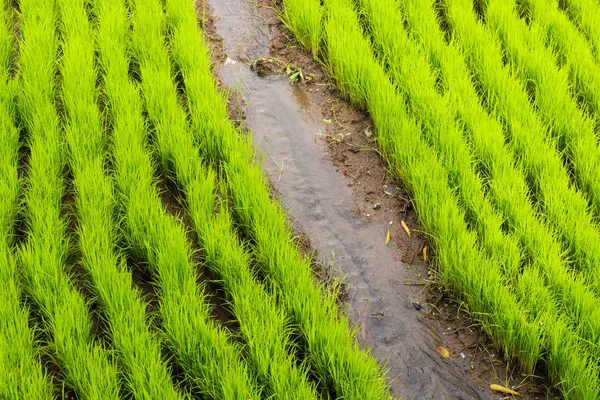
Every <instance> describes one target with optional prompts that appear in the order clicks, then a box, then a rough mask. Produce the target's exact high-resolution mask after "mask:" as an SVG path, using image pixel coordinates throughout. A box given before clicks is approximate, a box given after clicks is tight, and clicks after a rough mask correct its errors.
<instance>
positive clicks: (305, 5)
mask: <svg viewBox="0 0 600 400" xmlns="http://www.w3.org/2000/svg"><path fill="white" fill-rule="evenodd" d="M281 20H282V21H283V23H284V24H285V25H286V26H287V27H288V28H289V29H290V30H291V31H292V32H295V34H296V37H297V38H298V41H299V42H300V43H301V44H302V45H303V46H304V47H306V48H307V49H309V50H310V51H311V52H312V54H313V56H315V57H316V56H317V54H318V52H319V46H320V45H321V35H322V32H321V29H322V24H321V23H322V20H323V15H322V13H321V3H320V1H319V0H284V1H283V9H282V10H281Z"/></svg>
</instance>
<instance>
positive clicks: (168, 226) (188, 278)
mask: <svg viewBox="0 0 600 400" xmlns="http://www.w3.org/2000/svg"><path fill="white" fill-rule="evenodd" d="M94 5H95V12H96V15H97V16H98V37H97V43H98V46H99V49H100V65H101V67H102V70H103V74H104V92H105V95H106V99H107V104H108V107H109V112H110V119H111V121H112V128H113V148H112V150H113V151H112V153H113V158H114V160H113V164H114V176H115V183H116V187H117V188H118V194H119V204H120V207H121V211H122V214H123V215H122V217H123V225H124V234H125V237H126V240H127V241H128V243H129V244H130V245H131V248H132V251H134V252H135V253H136V254H139V255H140V256H141V257H142V258H143V259H145V260H147V261H148V264H149V266H150V270H151V273H152V274H153V275H154V277H155V280H156V286H157V294H158V297H159V302H160V309H159V310H160V311H159V312H160V316H161V319H162V321H161V322H162V326H163V329H164V336H165V343H166V345H167V346H168V347H169V349H170V350H171V352H172V353H173V354H174V358H175V361H176V362H177V363H178V364H179V365H180V366H181V367H182V369H183V370H184V372H185V375H186V378H187V379H188V380H189V381H190V382H191V383H192V385H193V387H194V389H195V390H198V391H200V392H201V393H202V394H203V396H205V397H206V398H211V399H245V398H252V399H258V398H259V397H260V395H259V392H258V390H257V389H256V388H255V384H254V383H253V381H252V380H251V378H250V376H249V373H248V370H247V368H246V366H245V365H244V364H243V363H242V360H241V359H240V357H239V356H240V355H239V350H238V348H237V346H235V345H232V344H231V343H230V342H229V341H228V337H227V335H226V334H225V332H224V331H223V330H222V329H219V328H218V327H216V326H215V323H214V322H213V321H212V320H211V317H210V309H209V306H208V304H207V303H206V301H205V299H204V295H203V290H202V288H199V287H198V285H197V276H196V271H195V266H194V264H193V262H192V261H191V256H192V255H191V248H190V246H189V243H188V242H187V235H186V231H185V229H184V228H183V227H182V225H181V224H179V223H177V222H176V221H175V220H174V218H172V217H170V216H169V215H168V214H167V213H166V211H165V210H164V209H163V207H162V204H161V201H160V199H159V197H158V194H157V189H156V185H155V183H154V179H153V167H152V163H151V159H150V155H149V152H148V149H147V144H146V126H145V124H144V120H143V117H142V100H141V98H140V95H139V93H138V90H137V87H136V85H135V84H134V83H133V81H131V80H130V78H129V75H128V74H129V63H130V60H129V58H128V57H127V47H128V44H129V42H128V31H129V28H130V26H129V24H128V19H127V15H126V11H125V8H124V5H123V3H122V2H121V1H120V0H96V1H95V3H94ZM154 17H156V16H150V18H154ZM144 18H145V17H143V16H140V15H139V14H138V13H136V14H135V17H134V20H135V21H137V23H138V24H139V23H140V21H143V20H144ZM138 29H139V30H138ZM143 32H144V31H143V29H141V28H140V27H139V25H136V32H135V35H140V34H141V33H143ZM136 40H139V38H138V39H136Z"/></svg>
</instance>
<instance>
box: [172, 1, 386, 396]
mask: <svg viewBox="0 0 600 400" xmlns="http://www.w3.org/2000/svg"><path fill="white" fill-rule="evenodd" d="M318 12H319V13H320V11H318ZM306 18H308V19H311V18H312V17H311V16H306ZM173 55H174V57H175V62H176V63H177V65H178V66H179V68H180V70H181V73H182V76H183V80H184V84H185V90H186V97H187V100H188V107H189V109H190V117H191V120H192V127H193V130H194V134H196V135H197V141H198V143H199V144H200V149H201V150H202V151H203V152H205V154H206V156H207V158H210V159H212V160H217V161H219V162H221V164H222V170H223V174H224V175H225V177H226V179H227V184H228V188H229V190H230V192H231V201H232V202H233V205H234V209H235V214H236V216H237V218H238V220H239V222H240V224H241V226H242V227H243V228H244V230H245V233H246V234H248V235H249V236H250V237H252V239H253V241H254V245H255V248H254V254H255V257H256V259H257V261H258V263H259V265H260V267H261V269H262V273H263V274H264V275H265V278H266V279H267V280H268V281H269V282H270V283H271V284H273V286H274V287H275V288H276V293H277V294H278V296H279V301H280V303H281V304H282V305H283V306H284V308H285V310H286V312H287V314H288V316H289V317H290V318H291V322H292V323H293V325H294V326H296V327H297V331H296V334H297V335H299V337H300V345H301V346H302V350H303V351H305V352H306V356H307V363H308V366H309V367H310V368H311V372H312V373H313V374H314V375H315V376H316V377H317V379H318V380H319V383H320V385H321V386H322V387H323V388H325V389H328V390H330V391H331V395H332V397H335V398H339V397H343V398H347V399H375V398H376V399H380V398H386V397H387V396H388V395H387V393H388V389H387V384H386V382H385V379H384V378H383V377H382V376H381V374H380V369H379V367H378V366H377V363H376V362H375V360H374V359H373V358H370V357H369V356H368V354H366V353H364V352H362V351H360V350H359V349H358V347H357V345H356V342H355V340H354V337H353V335H352V334H351V333H350V332H349V330H348V322H347V319H346V318H345V317H343V316H342V317H338V312H337V306H336V304H335V299H333V298H330V297H323V294H322V293H321V291H320V290H319V289H318V288H317V287H315V285H314V282H313V277H312V275H311V269H310V262H309V260H306V259H303V258H302V257H301V255H300V254H299V252H298V249H297V248H296V247H295V246H294V245H293V243H292V241H291V235H290V231H289V229H288V226H287V223H286V218H285V214H284V213H283V211H282V210H281V209H280V208H279V207H278V206H277V205H275V204H274V203H273V202H272V201H271V199H270V197H269V191H268V188H267V185H266V182H265V179H264V176H263V172H262V170H261V169H260V166H258V165H256V164H253V163H252V155H253V152H252V150H251V147H250V146H249V144H248V143H247V142H245V141H243V140H240V139H239V133H238V132H237V131H236V130H235V129H234V128H233V126H232V125H231V123H230V122H229V121H228V120H227V111H226V109H225V105H224V103H223V100H222V98H221V95H220V94H219V93H218V92H217V91H216V89H215V86H214V82H213V80H212V78H211V77H210V75H209V74H208V71H209V66H210V64H209V59H208V56H207V53H206V50H205V49H201V48H200V47H198V46H191V47H187V48H185V52H183V51H181V52H174V54H173Z"/></svg>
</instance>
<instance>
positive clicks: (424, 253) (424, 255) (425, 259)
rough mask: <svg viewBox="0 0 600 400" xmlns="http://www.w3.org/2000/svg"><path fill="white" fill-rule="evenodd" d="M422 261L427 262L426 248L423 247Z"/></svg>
mask: <svg viewBox="0 0 600 400" xmlns="http://www.w3.org/2000/svg"><path fill="white" fill-rule="evenodd" d="M423 261H425V262H427V246H424V247H423Z"/></svg>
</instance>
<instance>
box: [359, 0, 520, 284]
mask: <svg viewBox="0 0 600 400" xmlns="http://www.w3.org/2000/svg"><path fill="white" fill-rule="evenodd" d="M359 3H360V4H361V6H362V8H363V9H364V10H365V14H366V17H367V21H368V23H369V28H370V29H371V31H372V35H373V44H374V47H375V48H376V49H378V50H379V51H378V53H379V56H380V57H381V58H382V60H383V61H384V62H385V63H386V65H387V66H388V70H389V72H388V74H389V75H390V77H391V79H392V81H393V82H394V83H396V84H397V85H398V87H399V88H400V89H401V91H402V92H403V94H404V95H405V96H406V97H408V98H410V99H411V102H410V105H411V107H412V109H413V114H414V116H415V118H416V119H418V120H419V122H420V124H421V126H422V128H423V129H422V135H423V140H425V141H428V142H429V143H430V144H431V145H432V147H433V148H435V149H436V150H437V152H438V154H439V159H440V161H442V162H443V163H444V166H445V168H446V169H447V170H448V173H449V178H450V180H449V184H450V186H451V187H455V188H457V194H458V199H459V202H460V205H461V208H462V209H463V210H464V212H465V214H466V217H467V221H468V222H469V223H471V224H472V225H473V226H474V227H475V230H476V231H477V233H478V235H479V238H480V241H481V243H482V248H483V251H484V252H485V253H486V254H487V255H488V256H490V257H491V258H496V260H497V262H498V264H500V265H502V266H503V267H504V268H505V270H506V275H508V276H509V277H514V276H516V275H517V273H518V269H519V264H520V263H521V262H522V260H521V252H520V249H519V246H518V244H517V242H516V240H515V238H513V237H510V236H507V235H505V234H504V233H503V232H502V223H503V221H502V217H501V216H500V215H499V214H498V213H496V212H495V210H494V209H493V207H492V205H491V204H490V202H489V199H488V198H485V196H484V194H485V193H484V188H483V184H482V182H481V179H480V178H479V177H478V176H477V175H476V173H475V165H474V162H473V160H472V157H471V155H470V152H471V149H470V146H469V144H468V143H467V141H466V140H464V138H463V135H462V129H461V127H460V125H459V121H457V120H456V119H455V115H454V113H455V110H453V109H452V108H451V106H450V100H451V98H450V97H443V96H442V95H440V94H439V93H438V91H437V90H436V83H435V81H436V77H435V76H434V75H433V74H431V73H430V71H429V65H428V63H427V60H426V59H425V58H424V57H422V56H421V55H420V54H419V52H418V48H417V46H415V45H413V44H412V43H411V42H410V40H409V39H408V37H407V35H406V33H405V32H404V31H403V28H402V26H403V21H402V16H401V14H400V13H399V12H398V7H397V2H396V1H395V0H361V1H359Z"/></svg>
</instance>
